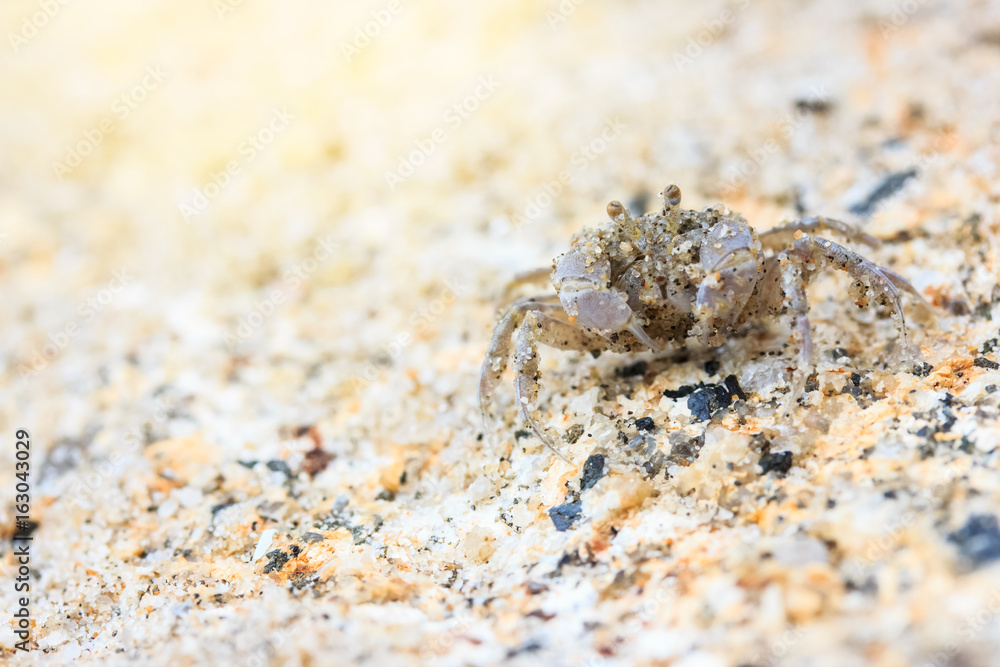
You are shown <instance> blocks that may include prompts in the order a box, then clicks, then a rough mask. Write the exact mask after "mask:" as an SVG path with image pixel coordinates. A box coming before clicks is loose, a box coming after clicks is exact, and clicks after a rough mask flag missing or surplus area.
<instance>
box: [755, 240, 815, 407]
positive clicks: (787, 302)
mask: <svg viewBox="0 0 1000 667" xmlns="http://www.w3.org/2000/svg"><path fill="white" fill-rule="evenodd" d="M807 281H808V276H804V275H803V271H802V266H801V265H800V263H799V262H797V261H792V260H791V259H790V258H789V257H788V256H787V255H786V254H785V253H779V254H778V255H775V256H774V257H769V258H768V259H766V260H765V261H764V275H763V278H762V279H761V281H760V283H759V284H758V291H757V293H756V294H755V301H752V302H751V303H750V308H754V309H756V312H757V313H758V314H759V313H760V310H761V309H765V310H766V311H767V314H768V316H769V317H771V318H775V317H779V316H781V315H788V316H790V317H791V318H792V332H793V334H792V335H793V336H794V337H795V338H796V339H797V340H796V342H797V344H798V347H797V352H798V356H799V368H798V369H797V372H795V373H793V375H792V391H791V393H790V394H789V396H788V400H787V402H786V403H785V410H784V413H785V415H786V416H787V415H788V414H789V413H790V412H791V411H792V409H793V408H794V407H795V403H796V401H798V400H799V398H800V397H801V396H802V393H803V391H804V389H805V384H806V378H807V377H808V376H809V373H810V372H811V369H812V359H813V339H812V325H811V324H810V323H809V317H808V314H809V299H808V296H807V294H806V283H807Z"/></svg>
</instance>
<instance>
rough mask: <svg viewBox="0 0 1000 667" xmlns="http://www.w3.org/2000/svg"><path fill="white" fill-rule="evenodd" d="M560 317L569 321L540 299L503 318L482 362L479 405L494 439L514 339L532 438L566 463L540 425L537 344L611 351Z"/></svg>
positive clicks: (518, 388) (521, 401)
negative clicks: (498, 394) (496, 407)
mask: <svg viewBox="0 0 1000 667" xmlns="http://www.w3.org/2000/svg"><path fill="white" fill-rule="evenodd" d="M560 317H565V311H563V310H562V307H561V306H560V305H559V304H558V303H555V304H552V303H547V302H545V301H540V300H537V299H529V300H525V301H522V302H519V303H517V304H515V305H514V306H512V307H511V308H510V309H509V310H508V311H507V312H506V313H505V314H504V316H503V318H502V319H501V320H500V324H498V325H497V328H496V330H495V331H494V333H493V340H492V341H491V342H490V348H489V351H488V353H487V355H486V360H485V361H484V362H483V369H482V373H481V374H480V379H479V402H480V406H481V408H482V411H483V425H484V427H485V428H486V430H487V433H488V434H492V433H493V431H494V430H495V429H496V417H495V416H494V414H493V394H494V392H495V390H496V387H497V384H499V382H500V378H501V376H502V375H503V372H504V370H505V369H506V368H507V360H508V357H509V356H511V342H512V339H513V358H514V372H515V375H516V378H515V380H514V390H515V394H516V398H517V406H518V412H519V413H520V415H521V418H522V419H524V421H525V423H526V424H527V425H528V427H529V428H530V429H531V430H532V432H534V433H535V435H537V436H538V437H539V439H541V441H542V442H543V443H544V444H545V445H546V446H547V447H549V448H550V449H552V450H553V451H554V452H555V453H556V454H557V455H558V456H559V457H560V458H563V459H564V460H565V457H564V456H563V455H562V453H560V452H559V450H558V449H556V447H555V445H554V444H553V439H552V438H551V437H550V436H549V435H547V434H546V432H545V429H544V428H543V427H542V426H541V423H540V417H541V412H540V411H539V410H538V407H537V400H538V387H539V379H540V375H541V374H540V371H539V369H538V361H539V360H538V344H539V343H542V344H544V345H548V346H551V347H559V348H563V349H573V350H595V349H604V348H606V347H607V344H608V343H607V340H605V339H604V338H603V337H602V336H600V335H599V334H596V333H592V332H590V331H588V330H587V329H585V328H583V327H581V326H579V325H578V324H574V323H571V322H567V321H565V320H563V319H560Z"/></svg>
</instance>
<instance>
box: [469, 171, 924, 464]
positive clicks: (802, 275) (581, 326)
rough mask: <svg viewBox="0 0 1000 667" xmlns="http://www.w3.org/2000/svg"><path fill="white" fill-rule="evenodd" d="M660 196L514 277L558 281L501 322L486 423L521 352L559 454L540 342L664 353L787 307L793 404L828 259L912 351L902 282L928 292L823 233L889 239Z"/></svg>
mask: <svg viewBox="0 0 1000 667" xmlns="http://www.w3.org/2000/svg"><path fill="white" fill-rule="evenodd" d="M660 196H661V197H662V198H663V209H662V210H661V211H658V212H654V213H647V214H646V215H643V216H641V217H638V218H633V217H632V216H631V215H629V212H628V211H627V210H626V209H625V208H624V207H623V206H622V205H621V204H620V203H619V202H617V201H613V202H611V203H610V204H608V216H609V217H610V218H611V222H610V223H606V224H604V225H602V226H600V227H597V228H596V229H589V228H588V229H584V230H583V231H582V232H581V233H580V234H578V235H576V236H575V237H574V238H573V241H572V243H571V246H570V249H569V251H568V252H566V253H564V254H562V255H560V256H559V257H557V258H556V259H555V261H554V262H553V265H552V268H551V270H549V269H539V270H537V271H533V272H530V273H528V274H525V275H523V276H521V277H519V278H516V279H515V280H514V282H513V283H511V286H510V287H509V288H508V289H509V290H510V289H511V288H513V287H517V286H520V285H525V284H535V283H541V282H543V281H544V280H545V279H546V278H551V281H552V284H553V286H554V287H555V290H556V291H555V293H553V294H549V295H545V296H538V297H530V298H525V299H521V300H519V301H515V302H514V303H513V304H512V305H511V306H510V307H509V308H508V309H507V310H506V312H504V314H503V316H502V317H501V318H500V321H499V323H498V324H497V326H496V329H495V330H494V333H493V338H492V340H491V342H490V346H489V350H488V351H487V354H486V359H485V361H484V362H483V367H482V372H481V375H480V380H479V400H480V406H481V408H482V412H483V423H484V426H485V427H486V429H487V433H492V432H493V429H492V428H491V422H494V421H495V420H494V418H493V414H492V402H493V393H494V390H495V389H496V386H497V384H498V383H499V382H500V378H501V376H502V374H503V372H504V370H505V368H506V367H507V363H508V358H509V357H511V356H512V357H513V361H514V371H515V375H516V379H515V381H514V389H515V396H516V401H517V406H518V410H519V412H520V414H521V417H522V418H523V419H524V421H525V422H526V423H527V425H528V426H529V427H530V428H531V430H532V431H533V432H534V433H535V435H537V436H538V437H539V438H540V439H541V440H542V442H544V443H545V444H546V445H547V446H548V447H550V448H551V449H552V450H553V451H554V452H555V453H556V454H557V455H559V456H560V457H562V454H561V453H560V452H559V450H558V449H556V447H555V446H554V445H553V440H552V438H551V437H550V436H549V435H548V434H547V433H546V432H545V429H544V428H543V427H542V425H541V422H540V412H539V410H538V406H537V397H538V386H539V375H540V374H539V368H538V361H539V359H538V344H539V343H543V344H545V345H549V346H551V347H561V348H568V349H576V350H608V351H612V352H633V351H641V350H646V349H649V350H653V351H659V350H661V349H662V348H663V346H664V344H666V343H667V342H669V341H678V342H683V341H684V340H685V339H686V338H687V337H689V336H690V337H694V338H696V339H697V340H698V341H700V342H701V343H702V344H704V345H707V346H712V347H715V346H718V345H721V344H722V343H723V342H724V341H725V340H726V337H727V336H729V335H732V334H735V333H738V332H739V330H740V329H741V328H742V327H743V326H744V325H745V324H748V323H750V322H752V321H754V320H757V321H760V320H762V319H765V320H774V319H777V318H781V317H785V318H788V319H789V320H790V322H791V325H792V326H791V329H792V338H793V340H794V345H795V348H796V350H795V351H796V352H797V354H798V363H799V368H798V369H797V372H795V373H794V374H793V379H792V387H791V392H790V393H789V395H788V399H787V402H786V403H785V413H786V414H787V413H788V412H789V411H790V410H791V409H792V408H793V407H794V405H795V402H796V401H797V399H798V398H799V397H800V396H801V395H802V393H803V388H804V386H805V380H806V377H807V376H808V375H809V373H810V372H811V365H812V351H813V348H812V328H811V325H810V323H809V319H808V317H807V314H808V312H809V303H808V301H807V297H806V286H807V284H808V283H809V280H810V278H811V277H812V275H813V274H814V273H815V272H816V271H817V270H819V269H821V268H826V267H832V268H835V269H839V270H841V271H845V272H846V273H847V274H848V275H849V276H850V277H851V278H852V280H853V282H852V284H851V287H850V295H851V297H852V298H853V300H854V302H855V303H856V304H857V305H858V307H864V306H866V305H868V304H869V303H870V302H871V301H872V300H874V301H875V302H876V303H877V304H878V305H880V306H882V307H883V308H885V307H888V308H890V309H891V312H892V317H893V320H894V323H895V325H896V329H897V330H898V332H899V341H898V342H899V345H898V347H899V349H900V350H901V351H902V354H903V355H906V354H907V350H908V349H909V347H908V342H907V329H906V320H905V318H904V315H903V307H902V303H901V299H900V290H903V291H906V292H908V293H910V294H911V295H912V296H914V297H916V299H917V301H918V303H920V304H922V305H924V306H926V304H925V303H924V302H923V300H922V299H921V297H920V295H919V293H918V292H917V291H916V290H915V289H914V288H913V286H912V285H910V283H909V282H907V281H906V279H904V278H903V277H902V276H900V275H899V274H897V273H895V272H893V271H891V270H889V269H887V268H884V267H880V266H877V265H875V264H873V263H872V262H871V261H869V260H867V259H865V258H864V257H862V256H861V255H859V254H857V253H855V252H853V251H851V250H849V249H847V248H845V247H844V246H842V245H839V244H837V243H834V242H833V241H829V240H826V239H824V238H820V237H818V236H815V235H814V234H815V233H816V232H827V231H829V232H834V233H837V234H839V235H841V236H843V237H845V238H846V239H848V240H850V241H852V242H856V243H861V244H864V245H867V246H869V247H871V248H877V247H878V246H879V245H880V243H879V241H878V240H877V239H875V238H873V237H872V236H869V235H868V234H865V233H864V232H862V231H861V230H859V229H857V228H855V227H853V226H851V225H849V224H847V223H844V222H840V221H838V220H833V219H831V218H825V217H810V218H800V219H797V220H793V221H791V222H788V223H785V224H783V225H781V226H779V227H776V228H774V229H769V230H767V231H765V232H760V233H758V232H757V231H755V230H754V229H753V228H752V227H751V226H750V225H749V224H748V223H747V221H746V220H745V219H744V218H743V216H742V215H740V214H739V213H736V212H731V211H728V210H723V209H721V208H714V207H712V208H706V209H705V210H703V211H693V210H685V209H682V208H680V201H681V191H680V188H679V187H678V186H676V185H670V186H668V187H666V188H664V190H663V192H661V193H660ZM765 251H768V252H767V253H765ZM512 341H513V354H512V353H511V342H512Z"/></svg>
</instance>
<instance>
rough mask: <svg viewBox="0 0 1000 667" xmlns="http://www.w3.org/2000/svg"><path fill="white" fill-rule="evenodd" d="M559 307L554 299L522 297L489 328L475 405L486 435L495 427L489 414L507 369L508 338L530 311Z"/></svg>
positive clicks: (494, 422)
mask: <svg viewBox="0 0 1000 667" xmlns="http://www.w3.org/2000/svg"><path fill="white" fill-rule="evenodd" d="M547 309H548V310H551V309H560V310H561V306H559V304H558V301H557V302H556V303H554V304H551V303H547V302H546V301H545V300H544V298H543V299H539V300H535V299H525V300H523V301H519V302H518V303H516V304H514V305H513V306H511V307H510V308H508V309H507V312H505V313H504V314H503V317H501V318H500V322H499V323H497V326H496V328H495V329H494V330H493V338H492V339H491V340H490V346H489V348H488V349H487V351H486V359H485V360H484V361H483V367H482V370H481V371H480V372H479V407H480V410H482V414H483V428H485V429H486V432H487V434H490V433H492V432H493V431H494V430H496V429H495V426H496V417H495V415H494V414H493V394H494V393H495V392H496V388H497V385H498V384H500V378H501V377H503V373H504V371H505V370H506V369H507V361H508V359H509V358H510V354H511V338H512V336H513V335H514V331H516V330H517V328H518V326H520V324H521V322H522V321H523V320H524V316H525V315H526V314H527V313H528V312H531V311H544V310H547Z"/></svg>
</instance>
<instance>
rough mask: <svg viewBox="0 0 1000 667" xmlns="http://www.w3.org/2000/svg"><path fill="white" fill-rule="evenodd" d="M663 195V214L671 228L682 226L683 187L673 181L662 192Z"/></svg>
mask: <svg viewBox="0 0 1000 667" xmlns="http://www.w3.org/2000/svg"><path fill="white" fill-rule="evenodd" d="M660 196H661V197H663V215H665V216H666V218H667V222H668V223H669V225H670V227H671V228H677V227H679V226H680V219H681V189H680V188H679V187H677V185H676V184H674V183H671V184H670V185H668V186H667V187H665V188H663V191H662V192H660Z"/></svg>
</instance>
